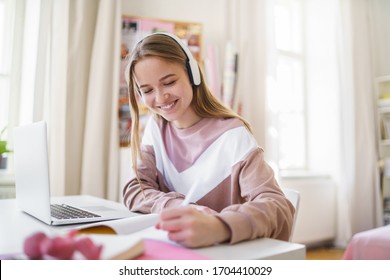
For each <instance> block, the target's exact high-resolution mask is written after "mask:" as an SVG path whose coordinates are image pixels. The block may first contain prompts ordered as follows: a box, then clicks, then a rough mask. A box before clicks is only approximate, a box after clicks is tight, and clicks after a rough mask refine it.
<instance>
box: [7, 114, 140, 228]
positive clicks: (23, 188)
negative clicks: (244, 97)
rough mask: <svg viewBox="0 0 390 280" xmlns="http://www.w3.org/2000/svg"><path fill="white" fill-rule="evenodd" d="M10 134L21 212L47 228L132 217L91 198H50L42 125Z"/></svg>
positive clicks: (44, 134) (47, 163) (44, 129)
mask: <svg viewBox="0 0 390 280" xmlns="http://www.w3.org/2000/svg"><path fill="white" fill-rule="evenodd" d="M13 132H14V147H13V150H14V163H15V165H14V172H15V191H16V203H17V205H18V207H19V208H20V209H21V210H22V211H24V212H26V213H27V214H30V215H31V216H33V217H35V218H37V219H39V220H41V221H43V222H45V223H46V224H49V225H65V224H78V223H87V222H97V221H104V220H114V219H119V218H125V217H130V216H132V215H135V213H132V212H130V211H129V210H127V209H126V208H122V209H119V208H115V207H114V206H112V207H111V206H109V207H108V206H107V204H106V205H103V204H104V203H103V202H102V201H104V200H101V199H99V198H97V197H93V196H85V197H84V196H75V197H72V196H70V197H66V196H64V197H61V198H51V197H50V176H49V161H48V147H47V125H46V122H45V121H40V122H35V123H31V124H27V125H22V126H19V127H16V128H14V131H13ZM72 203H74V205H72ZM63 211H64V212H63Z"/></svg>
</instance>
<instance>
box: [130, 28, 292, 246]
mask: <svg viewBox="0 0 390 280" xmlns="http://www.w3.org/2000/svg"><path fill="white" fill-rule="evenodd" d="M126 78H127V81H128V86H129V98H130V103H131V113H132V121H133V127H132V134H131V150H132V163H133V170H132V176H131V178H130V180H129V182H128V183H127V184H126V186H125V188H124V191H123V195H124V203H125V205H126V206H127V207H128V208H129V209H130V210H132V211H138V212H142V213H160V221H159V223H158V225H157V227H158V228H160V229H162V230H166V231H168V237H169V238H170V239H171V240H173V241H176V242H178V243H181V244H183V245H185V246H187V247H204V246H210V245H213V244H217V243H222V242H230V243H231V244H233V243H237V242H240V241H243V240H250V239H255V238H259V237H271V238H276V239H281V240H288V239H289V236H290V233H291V228H292V223H293V216H294V207H293V206H292V204H291V203H290V202H289V201H288V200H287V199H286V197H285V196H284V194H283V192H282V190H281V189H280V187H279V186H278V183H277V181H276V180H275V177H274V173H273V170H272V169H271V167H270V166H269V165H268V164H267V163H266V162H265V161H264V151H263V150H262V149H261V148H259V147H258V145H257V143H256V141H255V140H254V137H253V135H252V133H251V128H250V125H249V124H248V122H247V121H246V120H244V119H243V118H242V117H240V116H239V115H237V114H236V113H234V112H233V111H232V110H230V109H228V108H227V107H225V106H224V105H223V104H222V103H221V102H219V101H218V100H217V99H216V98H215V97H214V95H213V94H212V93H211V92H210V91H209V89H208V87H207V85H206V84H205V81H204V78H203V75H202V73H201V71H200V69H199V67H198V65H197V63H196V61H195V60H194V58H193V57H192V55H191V53H190V51H189V50H188V48H187V47H186V46H185V45H184V44H183V42H182V41H181V40H180V39H178V38H177V37H175V36H174V35H171V34H166V33H155V34H153V35H150V36H147V37H146V38H144V39H143V40H141V41H140V42H139V43H138V44H137V45H136V46H135V48H134V50H133V51H132V52H131V54H130V57H129V65H128V68H127V71H126ZM138 99H141V100H142V102H143V103H144V104H145V105H146V107H147V108H148V109H149V110H150V111H151V112H152V113H153V116H152V117H151V118H150V119H149V122H148V124H147V125H146V128H145V131H144V134H143V137H142V142H140V136H139V108H138V102H139V101H138Z"/></svg>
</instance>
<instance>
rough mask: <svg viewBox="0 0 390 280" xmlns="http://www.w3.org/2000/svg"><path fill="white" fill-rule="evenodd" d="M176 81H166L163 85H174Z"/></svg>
mask: <svg viewBox="0 0 390 280" xmlns="http://www.w3.org/2000/svg"><path fill="white" fill-rule="evenodd" d="M175 83H176V80H175V81H170V82H168V83H165V84H164V85H165V86H171V85H174V84H175Z"/></svg>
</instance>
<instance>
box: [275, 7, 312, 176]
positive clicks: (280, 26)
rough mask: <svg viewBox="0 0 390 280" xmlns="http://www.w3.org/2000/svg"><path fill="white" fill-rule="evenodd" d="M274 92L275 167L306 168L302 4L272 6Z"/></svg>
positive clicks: (283, 168) (282, 168) (285, 168)
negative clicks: (276, 156)
mask: <svg viewBox="0 0 390 280" xmlns="http://www.w3.org/2000/svg"><path fill="white" fill-rule="evenodd" d="M272 18H273V19H274V23H273V25H274V38H275V52H276V57H275V67H274V69H275V73H274V75H275V80H276V87H275V91H274V92H272V93H271V94H270V96H269V102H270V103H271V104H272V107H273V109H274V113H275V116H274V117H275V121H274V123H275V126H276V128H275V129H276V130H277V132H278V147H277V148H276V149H277V150H278V151H277V155H278V158H277V165H278V168H279V169H280V170H281V171H282V170H292V169H300V170H301V169H307V164H308V163H307V143H306V130H307V127H306V91H305V79H306V77H305V54H304V32H303V30H304V29H303V3H302V1H301V0H277V1H276V2H275V6H274V16H273V17H272Z"/></svg>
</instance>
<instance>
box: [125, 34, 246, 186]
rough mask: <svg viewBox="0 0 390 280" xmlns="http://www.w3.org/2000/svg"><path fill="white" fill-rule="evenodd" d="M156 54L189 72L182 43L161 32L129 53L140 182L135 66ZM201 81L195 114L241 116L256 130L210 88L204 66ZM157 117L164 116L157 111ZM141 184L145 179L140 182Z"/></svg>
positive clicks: (133, 135) (128, 76) (133, 132)
mask: <svg viewBox="0 0 390 280" xmlns="http://www.w3.org/2000/svg"><path fill="white" fill-rule="evenodd" d="M150 56H155V57H159V58H161V59H164V60H166V61H168V62H173V63H178V64H180V65H182V67H183V68H184V69H185V70H186V71H188V69H187V64H186V60H187V57H186V54H185V53H184V51H183V50H182V48H181V47H180V46H179V44H178V43H177V42H176V41H175V40H173V39H172V38H170V37H169V36H165V35H161V34H153V35H151V36H148V37H146V38H145V39H143V40H141V41H140V42H139V43H138V44H137V45H136V46H135V48H134V49H133V50H132V52H131V53H130V56H129V64H128V66H127V68H126V73H125V76H126V80H127V84H128V95H129V100H130V101H129V102H130V106H131V109H130V112H131V118H132V128H131V140H130V147H131V155H132V164H133V169H134V171H135V174H136V176H137V179H138V181H139V182H140V177H139V173H138V165H137V162H138V157H140V158H141V159H142V154H141V144H140V135H139V112H140V109H139V107H138V95H139V91H138V88H137V84H136V82H135V79H134V67H135V65H136V64H137V63H138V62H139V61H140V60H142V59H143V58H144V57H150ZM200 76H201V83H200V85H198V86H193V93H194V95H193V98H192V102H191V106H192V108H193V109H194V111H195V113H196V114H197V115H198V116H200V117H202V118H237V119H240V120H241V121H242V122H243V123H244V125H245V126H246V128H247V129H248V130H249V131H250V132H252V130H251V127H250V125H249V123H248V122H247V121H246V120H245V119H244V118H242V117H241V116H239V115H238V114H236V113H235V112H234V111H232V110H231V109H229V108H228V107H226V106H225V105H223V104H222V103H221V102H220V101H219V100H218V99H217V98H216V97H215V96H214V95H213V94H212V93H211V92H210V90H209V88H208V87H207V85H206V83H205V81H204V76H203V73H202V71H201V69H200ZM155 117H156V118H161V116H159V115H157V114H155ZM163 121H164V120H163ZM140 183H141V182H140Z"/></svg>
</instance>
